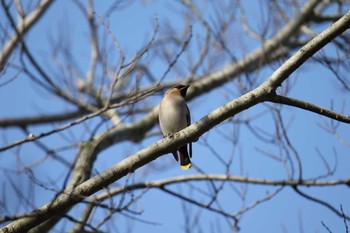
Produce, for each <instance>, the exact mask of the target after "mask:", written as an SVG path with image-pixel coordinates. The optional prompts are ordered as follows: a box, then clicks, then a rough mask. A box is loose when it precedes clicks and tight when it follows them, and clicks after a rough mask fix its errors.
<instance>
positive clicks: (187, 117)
mask: <svg viewBox="0 0 350 233" xmlns="http://www.w3.org/2000/svg"><path fill="white" fill-rule="evenodd" d="M186 108H187V113H186V120H187V126H189V125H191V112H190V110H189V108H188V106H187V104H186ZM189 154H190V158H192V143H191V142H190V143H189Z"/></svg>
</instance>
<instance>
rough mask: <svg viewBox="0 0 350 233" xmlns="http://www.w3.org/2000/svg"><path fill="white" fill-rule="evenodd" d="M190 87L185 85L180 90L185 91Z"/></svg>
mask: <svg viewBox="0 0 350 233" xmlns="http://www.w3.org/2000/svg"><path fill="white" fill-rule="evenodd" d="M189 87H190V85H185V86H184V87H183V88H181V90H187V89H188V88H189Z"/></svg>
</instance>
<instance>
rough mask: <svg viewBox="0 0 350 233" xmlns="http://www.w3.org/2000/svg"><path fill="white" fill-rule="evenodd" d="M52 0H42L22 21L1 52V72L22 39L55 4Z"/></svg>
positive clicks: (3, 3)
mask: <svg viewBox="0 0 350 233" xmlns="http://www.w3.org/2000/svg"><path fill="white" fill-rule="evenodd" d="M1 2H2V5H3V7H4V8H6V7H5V2H4V1H3V0H2V1H1ZM53 2H54V1H52V0H41V2H40V4H39V5H38V6H37V7H36V8H35V9H34V10H33V11H32V12H31V13H30V14H29V15H27V16H26V17H25V18H24V20H21V21H20V23H19V24H18V25H17V27H16V29H15V32H14V33H13V35H12V36H11V37H10V38H9V39H8V40H7V42H6V43H5V45H4V47H3V49H2V51H1V52H0V71H2V70H3V69H4V67H5V63H6V61H7V59H8V57H9V56H10V55H11V53H12V52H13V50H14V49H15V47H16V46H17V44H18V43H19V42H20V41H21V39H22V37H23V36H24V35H25V33H27V32H28V31H29V30H30V29H31V28H32V26H33V25H34V24H35V23H36V22H37V21H38V20H39V19H40V18H41V16H42V15H43V14H44V13H45V12H46V10H47V9H48V7H49V6H50V5H51V4H52V3H53Z"/></svg>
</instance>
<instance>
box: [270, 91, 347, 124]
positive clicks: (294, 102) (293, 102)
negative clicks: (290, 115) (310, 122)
mask: <svg viewBox="0 0 350 233" xmlns="http://www.w3.org/2000/svg"><path fill="white" fill-rule="evenodd" d="M268 101H270V102H273V103H279V104H285V105H289V106H293V107H297V108H300V109H304V110H307V111H310V112H314V113H317V114H320V115H322V116H325V117H328V118H331V119H333V120H336V121H340V122H344V123H348V124H349V123H350V116H347V115H344V114H340V113H337V112H334V111H332V110H329V109H326V108H323V107H320V106H317V105H315V104H311V103H308V102H305V101H302V100H298V99H294V98H291V97H287V96H281V95H275V96H274V97H272V98H271V99H269V100H268Z"/></svg>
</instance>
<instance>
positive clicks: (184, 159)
mask: <svg viewBox="0 0 350 233" xmlns="http://www.w3.org/2000/svg"><path fill="white" fill-rule="evenodd" d="M179 152H180V164H181V169H182V170H187V169H189V168H191V167H192V163H191V160H190V157H189V156H188V152H187V145H184V146H182V147H180V149H179Z"/></svg>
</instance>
